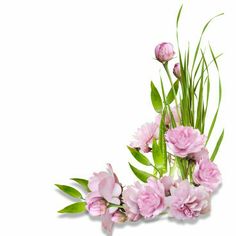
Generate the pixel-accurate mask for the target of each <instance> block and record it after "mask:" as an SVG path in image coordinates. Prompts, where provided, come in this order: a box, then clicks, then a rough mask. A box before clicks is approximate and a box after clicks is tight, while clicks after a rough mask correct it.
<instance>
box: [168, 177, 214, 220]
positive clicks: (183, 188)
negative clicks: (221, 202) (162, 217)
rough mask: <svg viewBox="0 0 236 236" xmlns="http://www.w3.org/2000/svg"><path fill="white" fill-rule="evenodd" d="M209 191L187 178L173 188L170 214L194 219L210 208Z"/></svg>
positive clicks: (170, 198) (184, 218)
mask: <svg viewBox="0 0 236 236" xmlns="http://www.w3.org/2000/svg"><path fill="white" fill-rule="evenodd" d="M209 197H210V195H209V193H208V192H207V191H206V189H205V188H204V187H203V186H200V187H194V186H192V185H191V184H190V183H189V182H188V181H187V180H184V181H182V182H180V183H179V185H178V187H177V188H171V196H170V197H169V198H168V201H169V207H170V211H169V212H170V215H171V216H172V217H174V218H176V219H179V220H187V219H194V218H196V217H198V216H199V215H200V214H205V213H207V212H208V211H209V209H210V203H209Z"/></svg>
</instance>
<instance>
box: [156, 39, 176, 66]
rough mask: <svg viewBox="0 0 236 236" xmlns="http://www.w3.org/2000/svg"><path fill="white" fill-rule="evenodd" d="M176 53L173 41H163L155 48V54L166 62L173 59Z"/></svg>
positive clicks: (161, 60)
mask: <svg viewBox="0 0 236 236" xmlns="http://www.w3.org/2000/svg"><path fill="white" fill-rule="evenodd" d="M174 55H175V52H174V49H173V45H172V44H171V43H161V44H158V45H157V46H156V48H155V56H156V59H157V60H158V61H160V62H161V63H165V62H167V61H169V60H171V59H172V58H173V57H174Z"/></svg>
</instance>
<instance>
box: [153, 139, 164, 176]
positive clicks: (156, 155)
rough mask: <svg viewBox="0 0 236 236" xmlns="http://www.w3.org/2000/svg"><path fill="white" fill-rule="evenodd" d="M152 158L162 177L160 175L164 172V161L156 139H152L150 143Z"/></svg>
mask: <svg viewBox="0 0 236 236" xmlns="http://www.w3.org/2000/svg"><path fill="white" fill-rule="evenodd" d="M152 157H153V161H154V163H155V167H156V169H157V170H158V172H159V173H160V175H161V176H162V174H163V173H164V172H165V168H166V167H165V160H164V158H163V156H162V152H161V148H160V146H159V145H158V144H157V141H156V139H153V142H152Z"/></svg>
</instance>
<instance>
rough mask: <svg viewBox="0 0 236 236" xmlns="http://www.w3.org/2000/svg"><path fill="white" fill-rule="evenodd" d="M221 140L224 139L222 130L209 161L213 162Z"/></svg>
mask: <svg viewBox="0 0 236 236" xmlns="http://www.w3.org/2000/svg"><path fill="white" fill-rule="evenodd" d="M223 138H224V130H223V131H222V133H221V135H220V137H219V139H218V141H217V143H216V146H215V148H214V151H213V153H212V155H211V161H214V160H215V157H216V154H217V153H218V151H219V148H220V145H221V143H222V140H223Z"/></svg>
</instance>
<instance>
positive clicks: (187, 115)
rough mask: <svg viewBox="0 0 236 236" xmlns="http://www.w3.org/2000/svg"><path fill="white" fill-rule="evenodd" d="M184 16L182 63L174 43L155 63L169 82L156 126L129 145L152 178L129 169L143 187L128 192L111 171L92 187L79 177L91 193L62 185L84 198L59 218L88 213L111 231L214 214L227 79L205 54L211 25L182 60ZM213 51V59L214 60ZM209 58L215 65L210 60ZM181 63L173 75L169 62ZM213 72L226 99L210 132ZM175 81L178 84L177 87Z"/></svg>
mask: <svg viewBox="0 0 236 236" xmlns="http://www.w3.org/2000/svg"><path fill="white" fill-rule="evenodd" d="M181 11H182V6H181V8H180V10H179V12H178V15H177V21H176V29H177V31H176V32H177V33H176V36H177V45H178V48H177V51H178V53H177V57H176V58H174V57H175V52H174V49H173V45H172V44H171V43H161V44H159V45H157V47H156V48H155V57H156V60H157V61H158V63H161V64H162V65H163V70H164V71H165V73H166V75H167V78H168V80H169V82H170V86H169V89H168V92H166V88H165V86H164V83H163V79H162V77H160V81H159V83H160V89H157V87H156V85H155V84H154V83H153V82H151V101H152V105H153V107H154V109H155V111H156V112H157V117H156V119H155V121H154V122H153V123H146V124H144V125H143V126H141V128H139V129H138V130H137V132H136V134H135V135H134V140H133V142H131V144H130V145H129V146H128V149H129V151H130V153H131V155H132V156H133V157H134V158H135V159H136V161H138V162H139V163H141V164H142V165H144V166H148V167H149V168H150V167H151V168H152V169H153V171H152V172H151V173H149V172H146V171H144V170H140V169H138V168H136V167H135V166H133V165H131V164H129V165H130V168H131V170H132V172H133V173H134V175H135V176H136V177H137V178H138V179H139V180H140V181H141V182H142V183H141V182H140V181H137V182H135V183H134V184H133V185H130V186H124V185H122V184H121V183H120V181H119V179H118V177H117V175H116V174H115V173H114V171H113V169H112V166H111V165H110V164H108V165H107V171H102V172H98V173H94V174H93V176H92V177H90V178H89V180H86V179H81V178H73V179H72V180H73V181H76V182H77V183H78V185H79V186H80V187H81V188H83V189H84V192H85V193H86V195H85V196H83V195H82V194H81V193H80V192H79V191H78V190H77V189H75V188H73V187H70V186H66V185H59V184H57V185H56V186H57V187H58V188H59V189H60V190H62V191H63V192H64V193H66V194H68V195H70V196H72V197H74V198H75V199H77V201H76V203H74V204H72V205H69V206H67V207H65V208H64V209H62V210H60V211H59V213H83V212H88V213H89V214H90V215H91V216H94V217H100V218H101V221H102V226H103V228H104V229H105V230H106V231H107V232H108V233H111V232H112V227H113V225H114V224H116V223H124V222H126V221H139V220H141V219H142V218H145V219H153V218H156V217H159V216H160V215H162V214H165V213H167V214H168V215H169V217H173V218H175V219H176V220H192V219H196V218H198V217H199V216H201V215H204V214H207V213H208V212H209V211H210V199H211V197H212V194H213V193H214V191H215V190H216V189H217V188H218V187H219V185H220V184H221V174H220V171H219V169H218V167H217V165H216V164H215V163H214V160H215V157H216V155H217V152H218V150H219V147H220V145H221V142H222V139H223V136H224V131H222V133H221V134H220V136H219V138H218V139H217V141H216V142H215V143H216V144H215V147H214V149H213V151H212V152H211V153H209V151H208V149H207V144H208V142H209V140H210V138H211V137H212V132H213V129H214V126H215V123H216V120H217V116H218V113H219V107H220V103H221V80H220V75H219V67H218V63H217V59H218V58H219V57H220V56H221V54H219V55H215V53H214V52H213V49H212V47H211V46H210V45H209V47H207V49H205V50H204V51H203V50H202V49H201V45H202V44H201V43H202V38H203V35H204V32H205V31H206V29H207V27H208V25H209V24H210V22H211V21H212V20H213V19H215V18H216V17H218V16H220V15H222V14H220V15H217V16H215V17H213V18H212V19H211V20H209V21H208V22H207V24H206V25H205V26H204V28H203V30H202V32H201V35H200V39H199V41H198V43H197V46H196V48H195V50H194V53H193V54H191V52H190V48H189V47H188V48H187V50H186V51H185V52H184V53H182V50H181V49H180V46H179V34H178V27H179V19H180V15H181ZM207 52H208V53H207ZM207 55H208V57H210V58H207ZM172 59H176V60H177V61H178V63H176V64H175V66H174V68H173V75H171V73H170V71H169V61H170V60H172ZM210 67H213V69H215V70H216V72H217V74H218V75H219V76H218V82H217V83H218V90H219V100H218V104H217V107H216V111H215V113H214V114H210V118H211V119H212V121H211V123H210V126H209V128H208V129H206V127H205V124H206V117H207V116H208V113H209V112H208V104H209V99H210V88H211V87H210V85H211V73H210V70H209V69H210ZM173 78H175V80H174V81H173Z"/></svg>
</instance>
